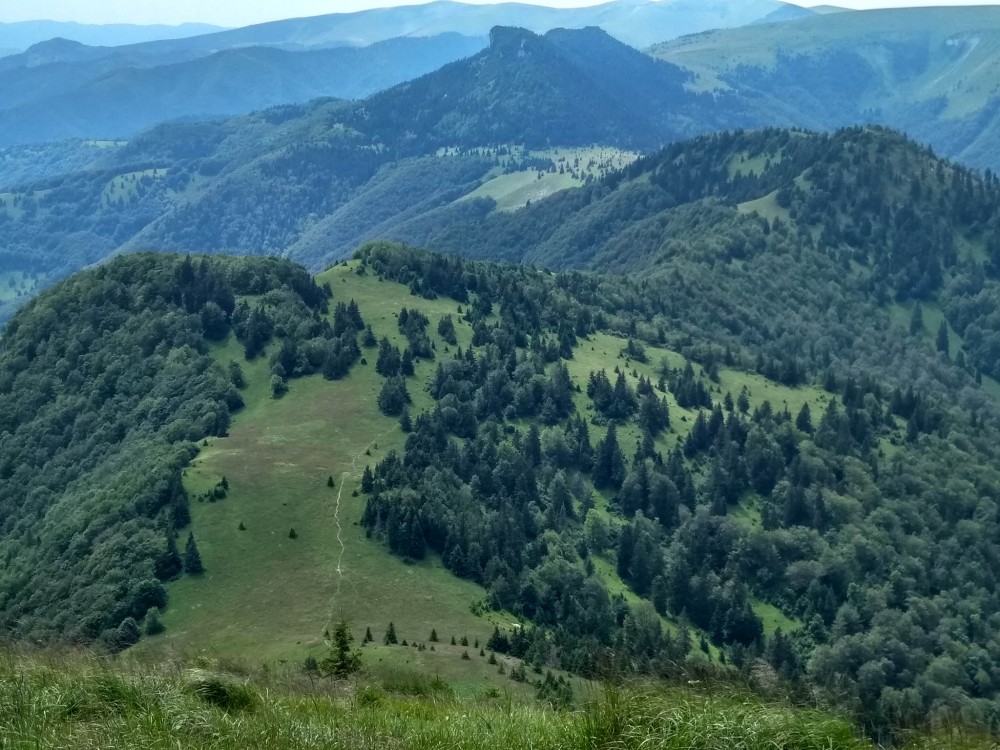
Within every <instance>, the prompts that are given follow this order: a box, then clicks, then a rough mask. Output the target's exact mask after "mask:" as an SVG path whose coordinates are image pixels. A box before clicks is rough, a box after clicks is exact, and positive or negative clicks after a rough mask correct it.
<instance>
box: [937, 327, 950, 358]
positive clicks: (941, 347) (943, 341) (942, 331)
mask: <svg viewBox="0 0 1000 750" xmlns="http://www.w3.org/2000/svg"><path fill="white" fill-rule="evenodd" d="M936 343H937V350H938V351H939V352H941V354H943V355H944V356H946V357H947V356H948V351H949V341H948V324H947V323H946V322H945V321H943V320H942V321H941V325H939V326H938V332H937V341H936Z"/></svg>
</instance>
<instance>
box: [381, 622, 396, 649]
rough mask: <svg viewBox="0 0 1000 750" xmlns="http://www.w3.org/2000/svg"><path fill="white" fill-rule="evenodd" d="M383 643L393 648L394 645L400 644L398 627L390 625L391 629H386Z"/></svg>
mask: <svg viewBox="0 0 1000 750" xmlns="http://www.w3.org/2000/svg"><path fill="white" fill-rule="evenodd" d="M382 643H384V644H385V645H386V646H392V645H393V644H396V643H399V640H397V638H396V626H395V625H394V624H393V623H391V622H390V623H389V627H387V628H386V629H385V635H384V636H383V637H382Z"/></svg>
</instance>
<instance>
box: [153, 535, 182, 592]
mask: <svg viewBox="0 0 1000 750" xmlns="http://www.w3.org/2000/svg"><path fill="white" fill-rule="evenodd" d="M183 570H184V562H183V561H182V560H181V556H180V553H178V551H177V540H175V539H174V530H173V529H172V528H168V529H167V548H166V549H165V550H164V551H163V552H162V553H161V554H160V556H159V558H157V560H156V567H155V572H156V577H157V578H159V579H160V580H161V581H170V580H172V579H174V578H176V577H177V576H179V575H180V574H181V572H182V571H183Z"/></svg>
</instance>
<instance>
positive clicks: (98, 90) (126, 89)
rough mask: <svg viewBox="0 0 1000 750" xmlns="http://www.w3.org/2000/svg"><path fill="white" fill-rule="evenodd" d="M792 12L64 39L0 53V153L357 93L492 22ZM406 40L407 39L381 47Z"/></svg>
mask: <svg viewBox="0 0 1000 750" xmlns="http://www.w3.org/2000/svg"><path fill="white" fill-rule="evenodd" d="M799 10H801V9H799ZM790 12H795V6H791V5H788V4H786V3H783V2H778V0H749V1H747V2H734V1H733V0H709V1H708V2H694V0H671V1H670V2H652V1H651V0H615V1H614V2H610V3H606V4H603V5H598V6H594V7H590V8H576V9H556V8H548V7H543V6H535V5H527V4H519V3H500V4H495V5H468V4H463V3H456V2H451V1H450V0H439V1H438V2H433V3H429V4H426V5H417V6H403V7H398V8H385V9H377V10H370V11H363V12H358V13H339V14H331V15H325V16H317V17H311V18H298V19H290V20H285V21H277V22H273V23H265V24H258V25H255V26H249V27H246V28H241V29H232V30H226V31H219V32H216V33H210V34H202V35H199V36H193V37H190V38H183V39H178V38H164V39H159V40H156V41H151V42H146V43H139V44H127V45H123V46H112V45H111V44H110V43H109V44H104V45H100V46H92V45H87V44H82V43H81V42H80V41H78V40H77V39H76V38H74V37H73V35H72V34H70V33H69V32H67V33H66V34H63V35H62V36H59V37H57V38H53V39H48V40H46V41H44V42H40V43H37V44H34V45H33V46H31V47H30V48H29V49H27V50H25V51H24V52H22V53H20V54H16V55H11V56H8V57H3V58H0V146H3V145H12V144H22V143H38V142H40V141H44V140H59V139H66V138H120V137H129V136H131V135H133V134H135V133H136V132H137V131H138V130H140V129H142V128H144V127H148V126H150V125H152V124H154V123H156V122H162V121H166V120H172V119H183V118H192V117H195V118H205V117H216V116H222V115H234V114H241V113H244V112H248V111H251V110H254V109H261V108H266V107H269V106H274V105H277V104H288V103H297V102H303V101H306V100H308V99H310V98H314V97H322V96H333V97H338V98H363V97H364V96H367V95H368V94H371V93H372V92H374V91H377V90H379V89H382V88H386V87H388V86H391V85H394V84H396V83H399V82H401V81H404V80H409V79H411V78H415V77H417V76H419V75H422V74H424V73H427V72H429V71H431V70H434V69H435V68H437V67H440V66H441V65H443V64H445V63H447V62H451V61H454V60H458V59H460V58H463V57H466V56H468V55H470V54H473V53H474V52H476V51H478V49H481V48H482V46H484V45H485V39H486V36H487V34H488V33H489V30H490V29H491V28H494V27H495V26H508V27H518V28H525V29H528V30H530V31H533V32H535V33H545V32H548V31H550V30H552V29H555V28H570V29H579V28H588V27H596V28H600V29H603V30H604V31H606V32H607V33H609V34H611V35H612V36H613V37H615V38H616V39H618V40H620V41H624V42H625V43H627V44H630V45H632V46H635V47H643V46H648V45H649V44H652V43H653V42H660V41H663V40H665V39H670V38H673V37H676V36H678V35H681V34H688V33H692V32H696V31H703V30H705V29H708V28H715V27H720V26H722V27H728V26H739V25H743V24H748V23H753V22H756V21H759V20H761V19H765V18H772V17H774V15H775V14H785V13H790ZM43 27H44V25H43ZM44 28H49V27H44ZM51 30H52V31H53V32H57V31H59V28H58V27H55V26H53V27H51ZM401 37H405V38H408V39H410V41H409V42H398V43H395V44H392V45H388V46H383V45H382V44H380V43H383V42H385V43H387V42H388V40H390V39H397V38H401ZM110 38H111V37H109V39H110ZM0 43H2V37H0ZM365 46H368V47H370V48H369V49H367V50H366V51H364V52H357V53H354V52H352V51H351V50H349V49H344V48H352V49H353V48H358V47H365ZM251 48H277V50H275V49H270V50H265V49H251ZM278 50H280V51H278ZM319 50H325V51H326V52H325V53H320V52H319ZM330 50H337V51H330ZM294 53H308V54H307V56H304V57H296V56H295V54H294ZM595 62H596V61H595ZM647 90H648V91H651V92H652V89H651V88H649V87H647ZM625 106H631V105H629V104H628V103H625Z"/></svg>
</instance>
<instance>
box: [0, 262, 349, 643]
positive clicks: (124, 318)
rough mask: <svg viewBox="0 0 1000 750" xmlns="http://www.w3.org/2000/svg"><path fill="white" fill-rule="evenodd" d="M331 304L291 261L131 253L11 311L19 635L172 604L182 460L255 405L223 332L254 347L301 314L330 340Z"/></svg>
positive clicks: (2, 580) (10, 447)
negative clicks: (212, 351)
mask: <svg viewBox="0 0 1000 750" xmlns="http://www.w3.org/2000/svg"><path fill="white" fill-rule="evenodd" d="M251 301H252V302H251ZM326 305H327V292H326V291H324V290H322V289H320V288H318V287H317V286H316V285H315V284H314V282H313V280H312V279H311V278H310V277H309V276H308V275H307V274H306V273H305V271H303V270H302V269H301V268H299V267H296V266H294V265H292V264H290V263H287V262H285V261H279V260H276V259H234V258H212V259H205V258H202V259H197V260H193V259H191V258H183V259H182V258H177V257H173V256H155V255H133V256H128V257H123V258H119V259H117V260H115V261H113V262H112V263H109V264H108V265H106V266H103V267H101V268H99V269H97V270H94V271H88V272H86V273H82V274H79V275H77V276H74V277H73V278H71V279H69V280H67V281H65V282H63V283H62V284H60V285H58V286H57V287H55V288H54V289H52V290H51V291H49V292H47V293H44V294H42V295H40V296H39V297H38V298H37V299H35V300H33V301H32V302H31V303H29V304H28V305H27V306H26V307H25V308H24V309H22V310H21V311H20V312H19V313H18V314H17V315H16V316H15V317H14V318H13V319H12V320H11V321H10V323H9V324H8V325H7V327H6V330H5V332H4V335H3V338H2V341H0V348H2V352H0V498H2V499H0V560H2V561H3V564H2V566H0V629H2V631H3V632H4V634H5V635H8V636H16V637H19V638H23V639H27V640H51V639H52V638H53V637H55V636H60V637H63V638H65V639H69V640H71V641H84V642H86V641H92V640H94V639H97V638H103V639H104V640H105V642H107V643H108V644H109V646H112V647H120V646H124V645H129V643H130V642H134V638H136V637H138V632H137V630H136V625H135V623H136V621H137V620H141V619H142V618H143V617H144V616H145V614H146V612H147V610H149V609H150V608H151V607H163V606H165V605H166V603H167V602H166V591H165V589H164V586H163V583H164V581H167V580H170V579H171V578H173V577H175V576H177V575H180V574H181V573H182V570H183V569H184V567H185V560H184V559H182V557H181V554H180V552H179V551H178V542H177V541H176V540H175V535H178V534H179V533H180V532H181V531H182V530H183V529H184V528H185V527H186V526H187V524H188V518H189V511H188V497H187V495H186V493H185V491H184V488H183V485H182V483H181V471H182V470H183V468H184V467H185V466H186V465H187V463H188V462H189V461H190V460H191V458H192V457H193V456H194V455H196V453H197V451H198V448H197V445H196V443H197V441H199V440H201V439H203V438H205V437H207V436H210V435H224V434H226V430H227V429H228V426H229V420H230V415H231V413H232V412H233V411H234V410H236V409H238V408H240V407H241V406H242V404H243V400H242V397H241V396H240V393H239V390H238V389H237V387H236V385H235V384H234V380H236V379H237V378H236V376H235V374H234V373H233V372H229V371H226V370H225V369H223V368H221V367H219V366H218V365H217V364H216V363H215V361H214V360H213V359H212V358H211V357H210V356H208V346H209V343H210V342H211V341H213V340H218V339H221V338H223V337H225V336H226V335H227V333H228V332H229V331H230V330H231V329H233V330H235V331H236V333H237V335H239V336H240V337H241V339H242V340H244V341H245V342H246V343H247V350H248V354H250V355H254V353H255V352H254V347H257V348H258V349H259V347H260V345H261V343H263V342H266V341H267V340H269V339H270V338H271V337H272V335H274V334H275V332H277V333H279V334H280V333H281V332H282V331H287V330H290V329H295V330H301V331H303V332H308V333H310V334H312V338H314V339H316V343H315V345H316V347H321V346H323V345H325V344H327V343H329V342H330V341H331V340H332V338H333V332H332V330H331V329H330V327H329V325H327V324H321V323H319V322H318V321H317V317H316V316H317V315H318V313H320V312H321V311H322V310H324V309H325V307H326ZM322 351H324V352H325V349H322ZM318 366H319V365H317V367H318ZM237 372H238V368H237ZM181 545H183V539H182V540H181Z"/></svg>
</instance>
